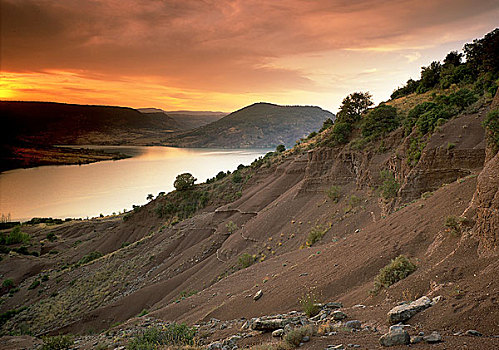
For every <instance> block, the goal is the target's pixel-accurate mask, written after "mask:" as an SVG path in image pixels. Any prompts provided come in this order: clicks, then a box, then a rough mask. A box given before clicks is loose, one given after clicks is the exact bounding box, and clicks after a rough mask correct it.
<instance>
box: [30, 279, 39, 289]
mask: <svg viewBox="0 0 499 350" xmlns="http://www.w3.org/2000/svg"><path fill="white" fill-rule="evenodd" d="M39 285H40V281H39V280H35V281H33V283H31V285H30V286H29V287H28V290H32V289H35V288H36V287H38V286H39Z"/></svg>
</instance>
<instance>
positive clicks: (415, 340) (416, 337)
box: [411, 335, 423, 344]
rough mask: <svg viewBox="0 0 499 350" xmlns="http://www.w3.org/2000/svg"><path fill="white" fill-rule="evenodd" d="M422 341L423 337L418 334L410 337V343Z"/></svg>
mask: <svg viewBox="0 0 499 350" xmlns="http://www.w3.org/2000/svg"><path fill="white" fill-rule="evenodd" d="M422 341H423V337H422V336H420V335H416V336H414V337H411V344H417V343H421V342H422Z"/></svg>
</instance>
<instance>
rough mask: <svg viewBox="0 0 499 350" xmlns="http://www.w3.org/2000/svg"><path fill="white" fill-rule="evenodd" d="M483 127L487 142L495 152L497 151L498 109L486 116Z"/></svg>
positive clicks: (498, 145) (498, 147) (498, 136)
mask: <svg viewBox="0 0 499 350" xmlns="http://www.w3.org/2000/svg"><path fill="white" fill-rule="evenodd" d="M483 126H484V127H485V128H486V129H487V142H488V143H489V145H491V146H492V148H493V149H494V151H495V152H497V151H498V150H499V109H496V110H493V111H490V112H489V113H488V114H487V117H486V118H485V120H484V122H483Z"/></svg>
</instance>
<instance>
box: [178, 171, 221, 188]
mask: <svg viewBox="0 0 499 350" xmlns="http://www.w3.org/2000/svg"><path fill="white" fill-rule="evenodd" d="M217 178H218V175H217ZM196 180H197V179H196V178H195V177H194V176H192V174H189V173H183V174H180V175H177V177H176V178H175V181H174V182H173V186H174V187H175V189H176V190H177V191H185V190H188V189H190V188H191V187H192V186H194V182H196Z"/></svg>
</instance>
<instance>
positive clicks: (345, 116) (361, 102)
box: [336, 92, 373, 123]
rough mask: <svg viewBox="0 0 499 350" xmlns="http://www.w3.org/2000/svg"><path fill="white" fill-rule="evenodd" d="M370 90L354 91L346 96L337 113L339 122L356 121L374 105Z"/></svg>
mask: <svg viewBox="0 0 499 350" xmlns="http://www.w3.org/2000/svg"><path fill="white" fill-rule="evenodd" d="M371 97H372V96H371V94H370V93H369V92H354V93H352V94H350V95H348V96H347V97H345V98H344V99H343V101H342V104H341V106H340V111H339V112H338V115H337V120H336V121H337V122H341V123H355V122H356V121H358V120H360V118H361V116H362V113H364V112H365V111H366V110H367V109H368V108H369V106H372V105H373V101H372V100H371Z"/></svg>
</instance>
